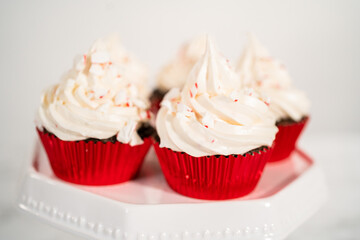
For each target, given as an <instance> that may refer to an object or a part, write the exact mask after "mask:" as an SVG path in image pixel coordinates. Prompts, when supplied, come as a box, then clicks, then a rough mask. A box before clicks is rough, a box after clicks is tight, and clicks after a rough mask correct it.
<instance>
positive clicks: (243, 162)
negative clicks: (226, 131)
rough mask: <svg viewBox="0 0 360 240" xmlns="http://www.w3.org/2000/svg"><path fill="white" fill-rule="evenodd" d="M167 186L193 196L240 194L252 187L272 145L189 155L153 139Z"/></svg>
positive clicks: (257, 180)
mask: <svg viewBox="0 0 360 240" xmlns="http://www.w3.org/2000/svg"><path fill="white" fill-rule="evenodd" d="M154 147H155V151H156V154H157V156H158V159H159V162H160V165H161V168H162V171H163V173H164V176H165V179H166V181H167V182H168V184H169V186H170V187H171V188H172V189H173V190H174V191H176V192H178V193H180V194H182V195H185V196H188V197H193V198H199V199H207V200H223V199H231V198H237V197H241V196H244V195H246V194H248V193H250V192H251V191H252V190H254V189H255V187H256V185H257V183H258V182H259V179H260V177H261V175H262V172H263V169H264V166H265V164H266V162H267V160H268V159H269V158H270V156H271V152H272V149H271V148H270V149H269V148H267V149H265V150H263V151H260V152H259V153H252V154H246V155H245V156H243V155H230V156H218V157H217V156H207V157H193V156H190V155H188V154H186V153H182V152H174V151H172V150H170V149H168V148H160V147H159V144H158V143H157V142H155V143H154Z"/></svg>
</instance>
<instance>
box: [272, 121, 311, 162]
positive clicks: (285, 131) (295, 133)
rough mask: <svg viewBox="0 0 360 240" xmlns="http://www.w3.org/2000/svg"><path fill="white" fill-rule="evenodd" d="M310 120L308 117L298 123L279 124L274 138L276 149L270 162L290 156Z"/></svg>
mask: <svg viewBox="0 0 360 240" xmlns="http://www.w3.org/2000/svg"><path fill="white" fill-rule="evenodd" d="M308 120H309V118H308V117H306V118H305V119H303V120H302V121H300V122H298V123H294V124H289V125H285V124H284V125H277V127H278V129H279V131H278V132H277V134H276V137H275V140H274V144H273V148H274V150H273V153H272V156H271V158H270V160H269V162H276V161H281V160H285V159H287V158H288V157H289V156H290V154H291V153H292V151H293V150H294V149H295V147H296V142H297V140H298V138H299V136H300V134H301V132H302V131H303V129H304V127H305V125H306V123H307V122H308Z"/></svg>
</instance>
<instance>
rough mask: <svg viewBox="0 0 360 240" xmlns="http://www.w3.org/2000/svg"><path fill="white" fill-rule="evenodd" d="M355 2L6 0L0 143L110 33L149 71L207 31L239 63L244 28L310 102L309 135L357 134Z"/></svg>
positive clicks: (0, 18)
mask: <svg viewBox="0 0 360 240" xmlns="http://www.w3.org/2000/svg"><path fill="white" fill-rule="evenodd" d="M359 10H360V2H359V1H328V0H323V1H246V2H245V1H244V2H242V1H159V0H157V1H138V0H136V1H127V2H125V1H110V0H107V1H88V0H81V1H73V0H63V1H25V0H23V1H8V2H7V3H3V2H2V3H1V8H0V28H1V39H0V41H1V44H0V75H1V76H0V77H1V78H0V79H1V80H0V82H1V94H0V109H1V110H2V114H1V118H0V123H1V124H0V125H1V133H2V135H3V136H6V137H2V138H1V142H2V144H1V147H4V144H5V143H8V142H9V141H11V142H15V141H18V139H19V138H23V139H24V140H26V141H29V140H30V139H32V137H33V136H34V133H35V132H34V126H33V117H34V113H35V111H36V108H37V106H38V104H39V96H40V93H41V91H42V89H43V88H44V87H46V86H48V85H50V84H53V83H55V82H57V81H58V80H59V77H60V75H61V74H62V73H63V72H64V71H65V70H67V69H68V68H69V67H70V66H71V64H72V61H73V57H74V56H75V55H76V54H78V53H82V52H84V51H86V50H87V49H88V47H89V46H90V45H91V43H92V42H93V41H94V40H95V39H97V38H99V37H103V36H105V35H107V34H109V33H112V32H118V33H120V35H121V37H122V41H123V43H124V45H125V46H126V47H127V48H128V49H129V50H131V51H132V52H134V53H135V54H136V55H138V57H139V58H140V59H142V60H143V61H144V62H146V63H147V64H148V65H149V66H150V68H151V70H152V73H156V71H157V70H158V69H159V66H161V65H162V64H164V63H165V62H166V61H167V60H169V59H170V58H171V57H172V56H173V55H174V54H175V52H176V50H177V47H178V46H179V45H180V44H181V43H182V42H183V41H184V40H187V39H189V38H192V37H193V36H195V35H197V34H199V33H204V32H207V33H209V34H210V35H212V36H213V37H215V38H216V39H217V42H218V44H219V48H220V50H221V51H222V52H223V53H224V54H225V55H226V56H228V57H229V58H230V59H233V60H236V59H237V58H238V56H239V55H240V53H241V50H242V48H243V45H244V43H245V40H246V38H245V37H246V33H247V32H248V31H253V32H255V33H256V34H257V35H258V37H259V38H260V40H261V41H262V42H263V43H264V44H265V45H266V46H267V47H268V49H269V50H270V52H271V53H272V54H273V55H274V56H275V57H277V58H279V59H281V60H282V61H283V62H284V63H285V65H286V66H287V68H288V69H289V71H290V73H291V75H292V77H293V79H294V82H295V85H296V86H298V87H299V88H300V89H303V90H304V91H306V92H307V94H308V96H309V97H310V99H311V101H312V110H311V111H312V113H311V116H312V119H311V124H310V126H309V128H308V132H310V131H311V132H323V131H357V132H359V131H360V124H359V122H360V110H359V109H360V108H359V103H360V94H358V91H359V89H360V71H359V69H358V68H359V67H360V47H359V42H360V27H359V23H360V15H359Z"/></svg>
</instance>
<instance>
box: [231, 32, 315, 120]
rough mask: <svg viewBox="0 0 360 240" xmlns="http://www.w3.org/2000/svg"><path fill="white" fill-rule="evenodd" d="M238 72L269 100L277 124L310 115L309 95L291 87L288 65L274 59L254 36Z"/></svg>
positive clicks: (243, 80) (246, 49) (242, 79)
mask: <svg viewBox="0 0 360 240" xmlns="http://www.w3.org/2000/svg"><path fill="white" fill-rule="evenodd" d="M237 71H238V73H239V75H240V78H241V81H242V82H243V84H244V85H245V86H248V87H251V88H254V89H255V90H256V91H258V92H259V93H260V94H261V95H263V96H264V97H266V98H268V99H269V102H270V109H271V111H272V112H273V113H274V114H275V116H276V119H277V120H278V121H279V120H281V119H287V118H291V119H293V120H295V121H299V120H301V119H302V118H303V117H305V116H307V115H308V113H309V107H310V102H309V100H308V98H307V97H306V95H305V94H304V93H303V92H302V91H300V90H298V89H295V88H294V87H293V86H292V80H291V78H290V76H289V74H288V72H287V70H286V68H285V66H284V65H283V64H282V63H280V62H279V61H277V60H275V59H273V58H272V57H271V56H270V54H269V52H268V51H267V50H266V49H265V47H264V46H263V45H261V44H260V42H259V41H258V40H257V39H256V38H255V36H254V35H250V37H249V42H248V44H247V46H246V48H245V50H244V52H243V54H242V56H241V58H240V60H239V62H238V64H237Z"/></svg>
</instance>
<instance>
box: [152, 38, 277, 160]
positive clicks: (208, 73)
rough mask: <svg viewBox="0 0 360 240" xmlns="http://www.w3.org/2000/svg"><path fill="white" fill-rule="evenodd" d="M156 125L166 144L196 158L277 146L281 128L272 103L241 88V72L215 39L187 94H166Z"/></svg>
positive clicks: (186, 88) (187, 86)
mask: <svg viewBox="0 0 360 240" xmlns="http://www.w3.org/2000/svg"><path fill="white" fill-rule="evenodd" d="M156 127H157V131H158V134H159V137H160V147H167V148H170V149H172V150H174V151H181V152H182V151H183V152H186V153H187V154H189V155H191V156H194V157H200V156H208V155H217V154H219V155H231V154H244V153H246V152H248V151H250V150H253V149H255V148H258V147H260V146H271V144H272V142H273V140H274V138H275V134H276V132H277V128H276V127H275V118H274V116H273V114H271V112H270V111H269V107H268V106H267V105H266V103H264V102H263V101H262V100H261V99H259V98H257V97H255V95H252V93H250V94H249V93H248V92H246V91H244V90H241V86H240V81H239V79H238V76H237V75H236V73H235V72H234V71H233V70H231V67H230V66H229V64H228V61H227V60H226V59H225V58H223V57H221V56H220V55H219V54H218V53H217V52H216V51H215V49H214V46H213V44H212V43H211V42H210V40H208V43H207V48H206V52H205V54H204V55H203V57H202V58H201V59H200V60H199V62H198V63H197V64H196V65H195V67H194V69H193V70H192V71H191V73H190V75H189V78H188V80H187V82H186V84H185V86H184V88H183V90H182V92H181V93H180V91H179V90H178V89H177V88H174V89H172V90H170V92H169V93H168V94H167V95H166V96H165V98H164V100H163V102H162V103H161V108H160V111H159V112H158V115H157V119H156Z"/></svg>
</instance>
